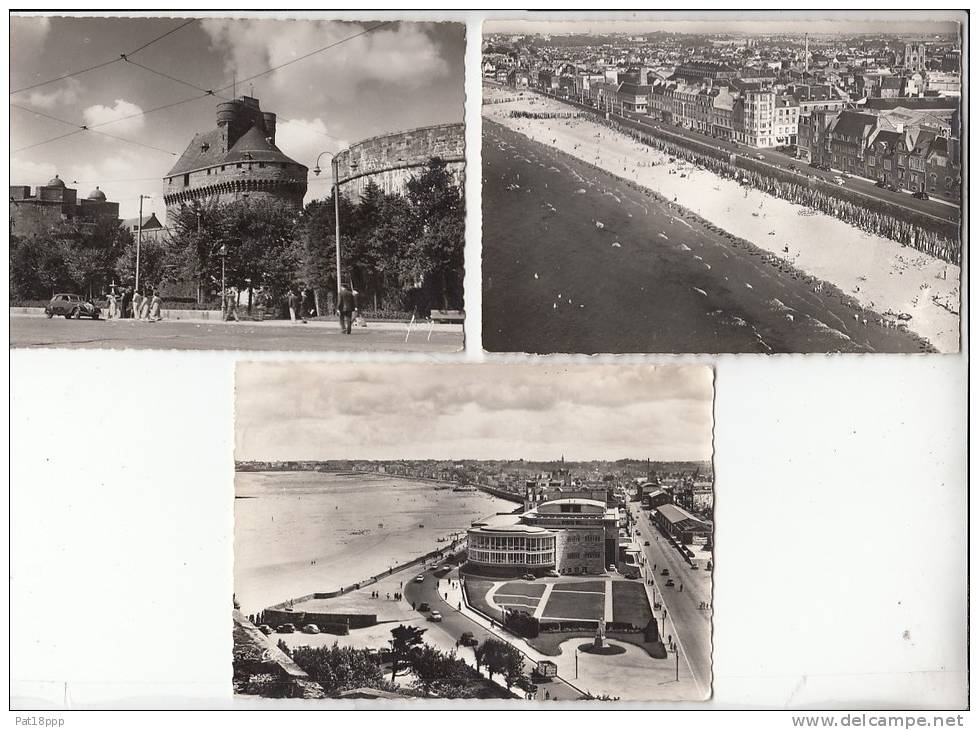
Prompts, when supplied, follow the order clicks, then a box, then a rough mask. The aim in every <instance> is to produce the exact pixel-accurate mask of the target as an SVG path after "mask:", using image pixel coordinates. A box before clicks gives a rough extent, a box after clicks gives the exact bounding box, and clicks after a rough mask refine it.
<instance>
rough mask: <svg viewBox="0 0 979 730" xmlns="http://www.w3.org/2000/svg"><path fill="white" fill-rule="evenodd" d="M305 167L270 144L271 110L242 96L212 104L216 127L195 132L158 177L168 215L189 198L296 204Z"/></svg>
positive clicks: (300, 201) (272, 137)
mask: <svg viewBox="0 0 979 730" xmlns="http://www.w3.org/2000/svg"><path fill="white" fill-rule="evenodd" d="M307 172H308V169H307V168H306V166H305V165H301V164H299V163H298V162H296V161H295V160H293V159H291V158H289V157H287V156H286V155H284V154H283V153H282V151H281V150H280V149H279V148H278V147H276V146H275V114H273V113H271V112H263V111H262V110H261V108H260V107H259V103H258V99H253V98H252V97H249V96H242V97H240V98H238V99H235V100H234V101H225V102H221V103H220V104H218V106H217V127H216V128H215V129H212V130H211V131H209V132H203V133H198V134H195V135H194V138H193V139H192V140H191V142H190V145H188V147H187V149H186V150H184V153H183V154H182V155H181V156H180V159H179V160H177V164H175V165H174V166H173V169H171V170H170V172H168V173H167V174H166V176H165V177H164V178H163V200H164V202H165V203H166V206H167V214H168V216H169V215H172V214H173V213H174V212H176V211H177V210H179V209H180V207H181V206H182V205H186V204H188V203H190V202H192V201H194V200H208V199H216V200H217V201H218V202H219V203H230V202H233V201H236V200H243V199H247V200H263V199H264V200H272V201H277V202H281V203H284V204H286V205H288V206H290V207H293V208H297V209H298V208H301V207H302V204H303V196H304V195H305V194H306V177H307Z"/></svg>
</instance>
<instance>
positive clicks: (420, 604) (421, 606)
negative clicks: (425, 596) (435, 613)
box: [418, 603, 432, 612]
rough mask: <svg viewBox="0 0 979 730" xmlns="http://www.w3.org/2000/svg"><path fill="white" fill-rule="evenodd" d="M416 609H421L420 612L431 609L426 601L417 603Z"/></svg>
mask: <svg viewBox="0 0 979 730" xmlns="http://www.w3.org/2000/svg"><path fill="white" fill-rule="evenodd" d="M418 610H419V611H422V612H425V611H431V610H432V607H431V606H429V605H428V604H427V603H419V604H418Z"/></svg>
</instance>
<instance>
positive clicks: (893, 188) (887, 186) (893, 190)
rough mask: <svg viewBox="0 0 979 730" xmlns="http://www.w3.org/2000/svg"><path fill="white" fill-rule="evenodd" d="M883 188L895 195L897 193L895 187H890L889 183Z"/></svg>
mask: <svg viewBox="0 0 979 730" xmlns="http://www.w3.org/2000/svg"><path fill="white" fill-rule="evenodd" d="M885 187H886V188H887V189H888V190H890V191H891V192H892V193H896V192H897V186H896V185H892V184H891V183H887V185H886V186H885Z"/></svg>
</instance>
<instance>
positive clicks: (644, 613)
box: [612, 581, 653, 629]
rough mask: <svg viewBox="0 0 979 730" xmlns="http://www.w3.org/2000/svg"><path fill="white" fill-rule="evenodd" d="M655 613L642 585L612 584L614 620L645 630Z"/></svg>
mask: <svg viewBox="0 0 979 730" xmlns="http://www.w3.org/2000/svg"><path fill="white" fill-rule="evenodd" d="M652 616H653V612H652V611H651V610H650V608H649V600H648V598H647V597H646V589H645V588H644V587H643V585H642V583H636V582H633V581H614V582H613V583H612V620H613V621H615V622H616V623H620V622H621V623H628V624H632V625H633V626H635V627H636V628H637V629H643V628H645V627H646V624H648V623H649V619H651V618H652Z"/></svg>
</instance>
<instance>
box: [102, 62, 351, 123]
mask: <svg viewBox="0 0 979 730" xmlns="http://www.w3.org/2000/svg"><path fill="white" fill-rule="evenodd" d="M125 60H126V61H128V62H129V63H131V64H132V65H133V66H136V67H138V68H141V69H143V70H144V71H149V72H150V73H151V74H156V75H157V76H160V77H161V78H165V79H169V80H170V81H174V82H176V83H178V84H183V85H184V86H189V87H190V88H192V89H197V90H198V91H202V92H204V94H205V95H209V96H214V97H217V98H218V99H224V100H225V101H234V100H233V99H232V98H231V97H230V96H225V95H224V94H221V93H219V92H217V91H214V90H213V89H205V88H204V87H203V86H198V85H197V84H195V83H193V82H191V81H187V80H185V79H180V78H177V77H176V76H171V75H170V74H168V73H164V72H163V71H158V70H157V69H155V68H150V67H149V66H146V65H145V64H142V63H137V62H136V61H133V60H131V59H128V58H127V59H125ZM223 88H224V89H227V88H228V87H227V86H225V87H223ZM198 98H201V97H198ZM277 117H278V118H279V120H281V121H283V122H288V123H291V124H296V125H298V126H300V127H305V128H306V129H308V130H310V131H312V132H316V133H317V134H321V135H323V136H324V137H329V138H330V139H332V140H336V141H337V142H342V141H343V140H341V139H340V138H339V137H336V136H334V135H332V134H330V133H329V132H324V131H322V130H320V129H316V127H313V126H311V125H309V124H305V123H304V122H300V121H299V120H298V119H290V118H289V117H284V116H282V115H281V114H279V115H277ZM126 118H127V117H122V118H121V119H126ZM113 121H120V120H119V119H114V120H113ZM111 123H112V122H107V124H111Z"/></svg>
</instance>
